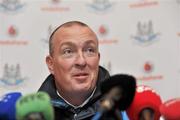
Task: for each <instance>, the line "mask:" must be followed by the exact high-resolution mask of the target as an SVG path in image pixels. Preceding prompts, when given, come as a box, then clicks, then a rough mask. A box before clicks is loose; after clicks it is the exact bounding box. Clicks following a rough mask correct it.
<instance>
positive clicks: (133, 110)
mask: <svg viewBox="0 0 180 120" xmlns="http://www.w3.org/2000/svg"><path fill="white" fill-rule="evenodd" d="M161 103H162V101H161V98H160V96H159V95H158V94H157V93H156V92H155V90H153V89H152V88H150V87H149V86H143V85H141V86H137V88H136V93H135V97H134V100H133V102H132V104H131V105H130V107H129V108H128V109H127V114H128V116H129V118H130V120H139V114H140V112H141V111H142V110H143V109H144V108H151V109H152V110H154V112H155V114H154V115H155V118H154V120H159V118H160V111H159V106H160V105H161Z"/></svg>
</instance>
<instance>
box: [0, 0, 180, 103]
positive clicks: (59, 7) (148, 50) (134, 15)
mask: <svg viewBox="0 0 180 120" xmlns="http://www.w3.org/2000/svg"><path fill="white" fill-rule="evenodd" d="M69 20H80V21H82V22H85V23H87V24H88V25H89V26H90V27H91V28H92V29H93V30H94V31H95V32H96V33H97V35H98V38H99V42H100V52H101V61H100V64H101V65H103V66H104V67H106V68H107V69H108V70H109V71H110V73H111V74H116V73H129V74H132V75H134V76H135V77H136V78H137V81H138V84H144V85H149V86H151V87H152V88H154V89H155V90H156V91H157V92H158V93H159V94H160V95H161V97H162V99H163V100H167V99H170V98H174V97H179V96H180V81H179V79H180V64H179V63H180V62H179V61H180V59H179V58H180V43H179V41H180V0H31V1H30V0H0V95H3V94H5V93H7V92H12V91H20V92H22V93H24V94H26V93H31V92H35V91H37V89H38V88H39V87H40V85H41V83H42V82H43V81H44V79H45V78H46V77H47V75H48V74H49V72H48V69H47V67H46V64H45V56H46V55H47V54H48V37H49V35H50V33H51V32H52V30H53V29H55V28H56V27H57V26H58V25H60V24H62V23H64V22H66V21H69Z"/></svg>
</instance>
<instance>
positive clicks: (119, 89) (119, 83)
mask: <svg viewBox="0 0 180 120" xmlns="http://www.w3.org/2000/svg"><path fill="white" fill-rule="evenodd" d="M100 89H101V93H102V97H103V99H102V100H101V101H100V110H99V111H98V112H97V113H96V114H95V116H94V117H93V118H92V120H99V119H100V118H105V119H107V117H110V118H111V117H113V118H116V119H118V120H121V118H122V117H123V115H122V114H121V113H120V111H119V110H121V111H122V110H125V109H127V108H128V107H129V105H130V104H131V102H132V100H133V98H134V94H135V89H136V79H135V78H134V77H133V76H131V75H126V74H117V75H113V76H110V77H109V78H108V79H106V80H105V81H103V82H102V84H101V85H100ZM107 112H109V113H108V114H106V113H107ZM107 115H108V116H107Z"/></svg>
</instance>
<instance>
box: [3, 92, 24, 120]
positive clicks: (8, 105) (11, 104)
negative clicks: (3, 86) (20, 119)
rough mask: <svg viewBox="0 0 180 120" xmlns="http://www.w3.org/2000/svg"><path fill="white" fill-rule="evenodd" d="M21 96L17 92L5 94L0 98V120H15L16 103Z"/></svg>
mask: <svg viewBox="0 0 180 120" xmlns="http://www.w3.org/2000/svg"><path fill="white" fill-rule="evenodd" d="M21 96H22V94H21V93H19V92H12V93H7V94H5V95H4V96H2V97H1V98H0V120H15V119H16V101H17V100H18V99H19V98H20V97H21Z"/></svg>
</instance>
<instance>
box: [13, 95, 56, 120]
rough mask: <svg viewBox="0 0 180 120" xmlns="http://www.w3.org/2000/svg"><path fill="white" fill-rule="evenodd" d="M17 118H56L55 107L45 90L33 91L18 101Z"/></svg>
mask: <svg viewBox="0 0 180 120" xmlns="http://www.w3.org/2000/svg"><path fill="white" fill-rule="evenodd" d="M16 119H17V120H54V109H53V107H52V105H51V102H50V97H49V95H48V94H47V93H45V92H37V93H31V94H28V95H26V96H23V97H21V98H20V99H19V100H18V101H17V103H16Z"/></svg>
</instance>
